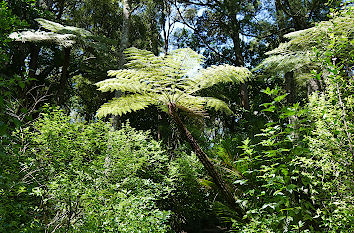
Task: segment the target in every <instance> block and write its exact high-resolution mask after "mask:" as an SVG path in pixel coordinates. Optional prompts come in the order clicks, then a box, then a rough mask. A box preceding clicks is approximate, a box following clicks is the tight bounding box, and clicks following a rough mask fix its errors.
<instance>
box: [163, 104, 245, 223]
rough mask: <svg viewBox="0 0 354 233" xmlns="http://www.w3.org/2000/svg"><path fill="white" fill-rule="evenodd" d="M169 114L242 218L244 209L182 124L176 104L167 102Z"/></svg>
mask: <svg viewBox="0 0 354 233" xmlns="http://www.w3.org/2000/svg"><path fill="white" fill-rule="evenodd" d="M169 114H170V116H171V117H172V119H173V121H174V122H175V123H176V125H177V128H178V130H179V131H180V133H181V134H182V135H183V136H184V137H185V139H186V140H187V141H188V143H189V144H190V146H191V147H192V148H193V150H194V152H195V153H196V155H197V157H198V159H199V160H200V162H201V163H202V164H203V166H204V168H205V169H206V170H207V172H208V174H209V175H210V176H211V177H212V178H213V181H214V183H215V184H216V186H217V187H218V188H219V189H220V191H221V193H222V194H223V196H224V197H225V199H226V201H227V202H228V204H229V205H230V206H231V207H232V208H233V209H235V210H236V211H237V214H238V217H239V220H242V218H243V216H244V215H245V211H244V210H243V209H242V208H241V207H240V206H239V205H238V204H236V202H235V197H234V195H233V194H232V192H231V190H230V188H229V187H228V186H227V185H226V184H225V182H224V180H223V179H222V178H221V175H220V174H219V172H218V171H217V170H216V168H215V166H214V165H213V164H212V162H211V161H210V159H209V158H208V156H207V155H206V154H205V153H204V151H203V150H202V149H201V148H200V146H199V144H198V143H197V141H196V140H195V139H194V137H193V136H192V134H191V133H190V132H189V130H188V129H187V128H186V127H185V126H184V124H183V122H182V121H181V119H180V118H179V116H178V114H177V112H176V105H175V104H173V103H170V104H169Z"/></svg>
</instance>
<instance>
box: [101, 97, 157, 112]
mask: <svg viewBox="0 0 354 233" xmlns="http://www.w3.org/2000/svg"><path fill="white" fill-rule="evenodd" d="M157 101H158V100H157V99H156V98H154V97H153V96H152V95H141V94H132V95H126V96H122V97H119V98H114V99H112V100H110V101H109V102H107V103H105V104H103V105H102V106H101V107H100V108H99V109H98V111H97V114H96V116H97V117H103V116H107V115H109V114H113V115H119V116H121V115H123V114H126V113H129V112H134V111H138V110H141V109H145V108H147V107H148V106H150V105H154V104H156V103H157Z"/></svg>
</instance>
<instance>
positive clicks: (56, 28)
mask: <svg viewBox="0 0 354 233" xmlns="http://www.w3.org/2000/svg"><path fill="white" fill-rule="evenodd" d="M36 21H37V22H38V23H39V24H40V25H41V26H42V27H43V28H45V29H47V30H49V31H51V32H56V33H59V34H73V35H75V36H78V37H87V36H92V33H91V32H89V31H87V30H85V29H83V28H78V27H72V26H64V25H62V24H60V23H56V22H53V21H50V20H47V19H42V18H38V19H36Z"/></svg>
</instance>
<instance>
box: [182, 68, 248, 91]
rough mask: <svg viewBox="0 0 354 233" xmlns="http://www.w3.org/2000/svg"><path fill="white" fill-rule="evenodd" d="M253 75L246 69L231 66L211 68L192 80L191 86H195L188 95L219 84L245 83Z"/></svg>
mask: <svg viewBox="0 0 354 233" xmlns="http://www.w3.org/2000/svg"><path fill="white" fill-rule="evenodd" d="M251 75H252V74H251V72H250V71H249V70H248V69H247V68H244V67H235V66H230V65H220V66H211V67H209V68H207V69H205V70H202V71H200V73H199V74H197V75H196V76H195V77H193V78H191V86H193V88H191V89H190V90H189V91H188V93H194V92H196V91H199V90H201V89H204V88H208V87H211V86H213V85H215V84H218V83H228V82H233V83H240V82H245V81H246V80H247V79H249V78H250V77H251Z"/></svg>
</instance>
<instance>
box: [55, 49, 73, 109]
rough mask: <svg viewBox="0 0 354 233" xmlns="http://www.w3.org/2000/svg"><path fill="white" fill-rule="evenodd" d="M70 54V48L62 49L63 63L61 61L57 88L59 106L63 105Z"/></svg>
mask: <svg viewBox="0 0 354 233" xmlns="http://www.w3.org/2000/svg"><path fill="white" fill-rule="evenodd" d="M70 52H71V48H70V47H69V48H64V61H63V66H62V71H61V77H60V80H59V87H58V104H59V105H63V104H64V103H65V90H66V88H67V83H68V76H69V65H70Z"/></svg>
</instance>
